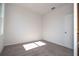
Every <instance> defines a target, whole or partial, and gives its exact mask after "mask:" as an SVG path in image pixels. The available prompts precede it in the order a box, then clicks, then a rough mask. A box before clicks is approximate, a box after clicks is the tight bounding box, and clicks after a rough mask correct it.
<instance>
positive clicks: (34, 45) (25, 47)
mask: <svg viewBox="0 0 79 59" xmlns="http://www.w3.org/2000/svg"><path fill="white" fill-rule="evenodd" d="M23 47H24V49H25V50H26V51H27V50H30V49H33V48H36V47H38V46H37V45H36V44H34V43H30V44H24V45H23Z"/></svg>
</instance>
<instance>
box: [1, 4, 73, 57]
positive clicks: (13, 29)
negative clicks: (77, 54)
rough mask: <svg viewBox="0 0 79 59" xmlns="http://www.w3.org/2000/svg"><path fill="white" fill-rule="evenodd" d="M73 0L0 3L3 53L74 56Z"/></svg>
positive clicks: (5, 54)
mask: <svg viewBox="0 0 79 59" xmlns="http://www.w3.org/2000/svg"><path fill="white" fill-rule="evenodd" d="M73 8H74V6H73V3H0V56H73V54H74V53H73V51H74V34H73V33H74V27H73V26H74V22H73V21H74V11H73Z"/></svg>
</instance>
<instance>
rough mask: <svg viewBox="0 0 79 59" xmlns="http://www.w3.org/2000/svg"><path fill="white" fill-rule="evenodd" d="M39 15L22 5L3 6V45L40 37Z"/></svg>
mask: <svg viewBox="0 0 79 59" xmlns="http://www.w3.org/2000/svg"><path fill="white" fill-rule="evenodd" d="M41 20H42V19H41V16H40V15H38V14H35V13H33V12H31V11H29V10H27V9H25V8H23V7H19V6H15V5H11V4H6V6H5V41H4V43H5V45H11V44H17V43H23V42H29V41H34V40H40V39H42V35H41V34H42V29H41Z"/></svg>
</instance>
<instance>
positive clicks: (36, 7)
mask: <svg viewBox="0 0 79 59" xmlns="http://www.w3.org/2000/svg"><path fill="white" fill-rule="evenodd" d="M14 5H17V6H22V7H25V8H27V9H29V10H31V11H33V12H36V13H38V14H41V15H44V14H47V13H49V12H50V11H52V10H51V8H52V7H56V8H59V7H61V6H63V5H64V3H16V4H14Z"/></svg>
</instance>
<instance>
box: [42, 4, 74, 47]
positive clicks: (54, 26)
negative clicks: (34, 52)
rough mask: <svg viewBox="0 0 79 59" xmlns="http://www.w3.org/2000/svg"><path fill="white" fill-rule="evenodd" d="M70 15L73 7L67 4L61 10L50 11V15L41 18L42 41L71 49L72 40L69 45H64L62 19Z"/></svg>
mask: <svg viewBox="0 0 79 59" xmlns="http://www.w3.org/2000/svg"><path fill="white" fill-rule="evenodd" d="M71 14H73V5H72V4H67V5H64V6H63V7H61V8H58V9H57V8H56V9H55V10H52V12H51V13H49V14H47V15H45V16H44V17H43V19H44V20H43V39H44V40H47V41H50V42H53V43H56V44H59V45H62V46H65V47H68V48H73V47H72V43H73V42H72V40H71V42H70V43H68V44H65V28H64V27H65V25H64V22H65V20H64V18H65V17H66V16H67V15H71ZM71 20H72V19H71ZM66 41H67V40H66Z"/></svg>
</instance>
